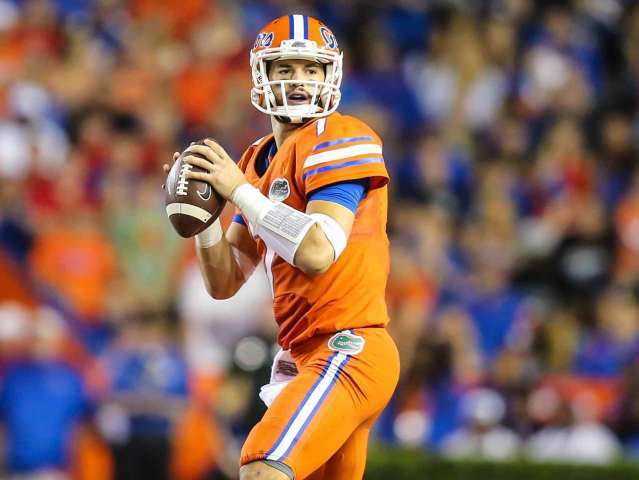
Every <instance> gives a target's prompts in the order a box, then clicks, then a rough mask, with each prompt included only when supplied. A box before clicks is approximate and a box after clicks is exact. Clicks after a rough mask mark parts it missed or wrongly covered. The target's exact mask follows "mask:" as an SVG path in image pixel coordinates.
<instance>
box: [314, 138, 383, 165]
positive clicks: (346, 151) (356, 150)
mask: <svg viewBox="0 0 639 480" xmlns="http://www.w3.org/2000/svg"><path fill="white" fill-rule="evenodd" d="M370 154H376V155H381V154H382V146H381V145H376V144H374V143H365V144H363V145H352V146H350V147H343V148H338V149H336V150H329V151H328V152H322V153H316V154H315V155H310V156H308V157H306V160H304V168H307V167H312V166H313V165H319V164H320V163H326V162H332V161H333V160H340V159H346V158H349V157H355V156H357V155H370Z"/></svg>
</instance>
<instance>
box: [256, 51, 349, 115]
mask: <svg viewBox="0 0 639 480" xmlns="http://www.w3.org/2000/svg"><path fill="white" fill-rule="evenodd" d="M284 59H297V60H300V59H301V60H309V61H314V62H318V63H320V64H322V65H324V66H325V77H324V80H323V81H318V80H297V79H296V80H270V79H269V76H268V70H267V68H268V64H269V63H270V62H271V61H274V60H284ZM251 73H252V77H253V88H252V89H251V103H252V104H253V105H254V106H255V108H257V109H258V110H259V111H261V112H263V113H266V114H268V115H273V116H275V117H277V118H281V119H282V120H284V121H287V122H291V123H304V122H306V121H308V120H309V119H311V118H320V117H325V116H327V115H330V114H331V113H333V112H334V111H335V110H336V109H337V106H338V104H339V101H340V97H341V93H340V90H339V87H340V84H341V82H342V54H341V53H337V52H332V51H329V50H325V49H318V48H317V47H316V44H315V42H313V41H310V40H290V41H288V42H287V41H284V42H282V46H281V47H278V48H269V49H265V50H261V51H259V52H257V53H251ZM290 84H295V85H303V86H304V87H306V88H305V90H306V91H307V92H309V93H310V95H311V101H310V103H307V104H303V105H290V104H289V103H288V100H287V95H286V86H287V85H290ZM275 91H277V92H278V93H280V94H281V99H282V100H281V104H278V102H277V99H276V96H275V93H274V92H275Z"/></svg>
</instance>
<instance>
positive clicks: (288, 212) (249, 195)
mask: <svg viewBox="0 0 639 480" xmlns="http://www.w3.org/2000/svg"><path fill="white" fill-rule="evenodd" d="M232 200H233V203H234V204H235V205H237V206H238V207H239V208H240V210H242V212H243V213H244V215H246V217H247V219H248V221H249V230H250V231H251V234H252V235H254V236H258V237H260V238H261V239H262V240H263V241H264V243H266V245H268V246H269V248H271V249H272V250H273V251H274V252H275V253H277V254H278V255H279V256H280V257H282V258H283V259H284V260H286V261H287V262H288V263H289V264H291V265H294V263H293V260H294V258H295V253H296V252H297V249H298V248H299V246H300V244H301V243H302V240H303V239H304V237H305V236H306V233H307V232H308V230H309V229H310V228H311V227H312V226H313V225H314V224H315V223H317V224H319V225H320V227H321V228H322V230H323V231H324V233H325V234H326V238H328V240H329V242H330V243H331V245H332V246H333V250H334V252H335V257H334V260H336V259H337V258H338V257H339V255H340V254H341V253H342V251H343V250H344V247H345V246H346V234H345V233H344V231H343V230H342V228H341V227H340V226H339V224H338V223H337V222H336V221H335V220H333V219H332V218H331V217H329V216H328V215H324V214H321V213H314V214H311V215H308V214H306V213H304V212H300V211H299V210H295V209H294V208H292V207H290V206H288V205H286V204H285V203H275V202H272V201H271V200H269V199H268V198H266V197H265V196H264V195H263V194H262V192H260V191H259V190H258V189H257V188H255V187H253V186H252V185H249V184H248V183H245V184H243V185H240V186H239V187H238V188H236V189H235V191H234V192H233V199H232Z"/></svg>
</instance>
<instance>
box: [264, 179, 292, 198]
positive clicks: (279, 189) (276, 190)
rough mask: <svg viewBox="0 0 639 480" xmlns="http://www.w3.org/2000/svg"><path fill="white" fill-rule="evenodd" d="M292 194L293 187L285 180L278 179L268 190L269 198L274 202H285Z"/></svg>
mask: <svg viewBox="0 0 639 480" xmlns="http://www.w3.org/2000/svg"><path fill="white" fill-rule="evenodd" d="M290 194H291V187H290V185H289V184H288V180H287V179H285V178H276V179H275V180H273V183H271V188H269V190H268V198H269V199H270V200H273V201H274V202H283V201H284V200H286V199H287V198H288V196H289V195H290Z"/></svg>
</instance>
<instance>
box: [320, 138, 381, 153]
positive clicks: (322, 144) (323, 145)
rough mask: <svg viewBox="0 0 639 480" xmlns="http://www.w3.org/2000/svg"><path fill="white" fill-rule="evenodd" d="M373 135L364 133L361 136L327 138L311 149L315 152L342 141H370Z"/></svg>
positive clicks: (339, 143)
mask: <svg viewBox="0 0 639 480" xmlns="http://www.w3.org/2000/svg"><path fill="white" fill-rule="evenodd" d="M372 141H373V137H371V136H370V135H364V136H361V137H351V138H338V139H337V140H329V141H327V142H322V143H318V144H317V145H315V146H314V147H313V151H314V152H316V151H318V150H321V149H322V148H327V147H332V146H333V145H341V144H343V143H354V142H372Z"/></svg>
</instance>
